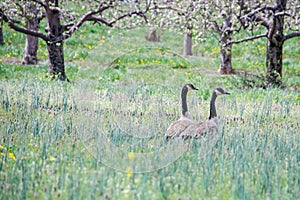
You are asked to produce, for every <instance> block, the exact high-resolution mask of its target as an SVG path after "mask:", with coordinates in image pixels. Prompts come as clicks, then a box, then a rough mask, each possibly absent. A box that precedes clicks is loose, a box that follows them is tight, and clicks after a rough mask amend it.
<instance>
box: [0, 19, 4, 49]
mask: <svg viewBox="0 0 300 200" xmlns="http://www.w3.org/2000/svg"><path fill="white" fill-rule="evenodd" d="M0 45H4V39H3V32H2V21H0Z"/></svg>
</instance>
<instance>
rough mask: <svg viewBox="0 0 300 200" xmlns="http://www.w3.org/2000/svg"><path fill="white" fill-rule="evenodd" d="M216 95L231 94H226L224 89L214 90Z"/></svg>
mask: <svg viewBox="0 0 300 200" xmlns="http://www.w3.org/2000/svg"><path fill="white" fill-rule="evenodd" d="M214 93H215V94H216V95H217V96H219V95H222V94H227V95H229V94H230V93H229V92H226V91H225V90H224V89H223V88H216V89H215V90H214Z"/></svg>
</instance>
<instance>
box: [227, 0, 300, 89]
mask: <svg viewBox="0 0 300 200" xmlns="http://www.w3.org/2000/svg"><path fill="white" fill-rule="evenodd" d="M239 5H240V11H241V15H240V23H241V24H242V25H243V26H244V27H246V28H248V29H250V30H251V33H259V32H260V29H261V27H264V28H265V30H266V31H265V33H262V34H253V35H252V36H251V37H247V38H244V39H241V40H236V41H232V42H229V43H228V45H231V44H236V43H241V42H245V41H249V40H254V39H257V38H267V44H266V46H267V48H266V49H267V51H266V68H267V70H266V83H267V85H274V84H275V85H281V77H282V59H283V45H284V42H285V41H286V40H288V39H291V38H294V37H299V36H300V31H299V25H300V16H299V13H300V1H299V0H293V1H287V0H269V1H264V2H261V1H259V0H256V1H250V0H241V1H240V2H239Z"/></svg>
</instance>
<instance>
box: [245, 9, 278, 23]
mask: <svg viewBox="0 0 300 200" xmlns="http://www.w3.org/2000/svg"><path fill="white" fill-rule="evenodd" d="M275 9H276V8H275V7H274V6H269V5H264V6H263V7H259V8H257V9H255V10H252V11H251V12H249V13H247V14H246V15H244V16H241V17H240V19H241V21H242V22H243V21H246V22H248V21H256V22H261V23H262V25H263V26H265V27H267V28H268V27H269V26H270V23H269V21H268V19H267V18H265V17H262V16H260V15H259V14H258V13H260V12H262V11H264V10H271V11H273V12H274V11H275Z"/></svg>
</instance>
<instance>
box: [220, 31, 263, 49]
mask: <svg viewBox="0 0 300 200" xmlns="http://www.w3.org/2000/svg"><path fill="white" fill-rule="evenodd" d="M263 37H267V33H264V34H260V35H254V36H251V37H247V38H244V39H241V40H235V41H230V42H228V43H226V44H225V46H228V45H232V44H238V43H242V42H246V41H250V40H255V39H258V38H263Z"/></svg>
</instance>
